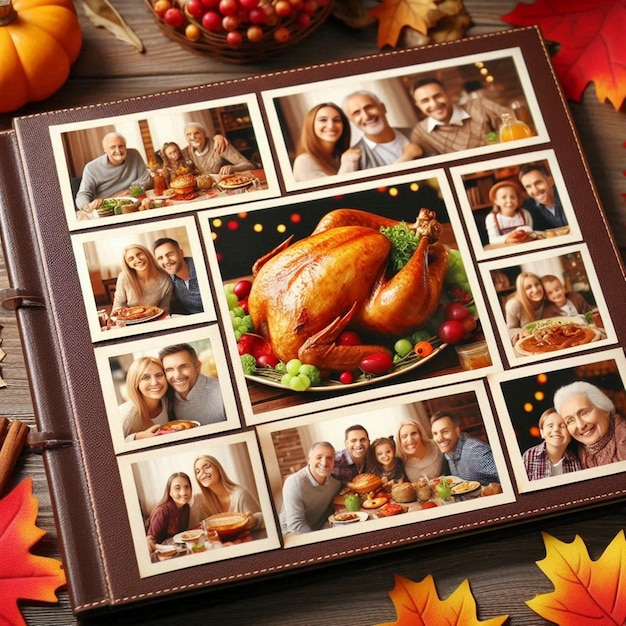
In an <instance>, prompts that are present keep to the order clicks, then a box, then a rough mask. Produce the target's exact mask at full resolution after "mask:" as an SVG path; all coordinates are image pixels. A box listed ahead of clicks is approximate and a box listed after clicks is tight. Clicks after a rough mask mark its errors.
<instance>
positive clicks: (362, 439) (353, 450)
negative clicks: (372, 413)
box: [333, 424, 372, 487]
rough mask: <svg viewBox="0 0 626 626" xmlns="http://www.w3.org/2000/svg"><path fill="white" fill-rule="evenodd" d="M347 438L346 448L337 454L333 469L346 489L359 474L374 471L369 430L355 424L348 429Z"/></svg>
mask: <svg viewBox="0 0 626 626" xmlns="http://www.w3.org/2000/svg"><path fill="white" fill-rule="evenodd" d="M345 438H346V441H345V445H346V447H345V448H344V449H343V450H338V451H337V452H336V453H335V468H334V469H333V476H334V477H335V478H337V479H339V480H340V481H341V484H342V485H343V486H344V487H345V486H346V485H347V484H348V483H349V482H351V481H352V479H353V478H354V477H355V476H356V475H357V474H366V473H370V472H371V471H372V460H371V451H370V438H369V435H368V434H367V430H365V428H364V427H363V426H361V425H360V424H355V425H354V426H350V427H348V428H347V429H346V431H345Z"/></svg>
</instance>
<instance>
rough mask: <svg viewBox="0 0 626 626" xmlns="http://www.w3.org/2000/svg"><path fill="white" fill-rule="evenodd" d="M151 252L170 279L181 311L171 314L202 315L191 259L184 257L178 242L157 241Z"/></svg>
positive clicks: (168, 240) (173, 240)
mask: <svg viewBox="0 0 626 626" xmlns="http://www.w3.org/2000/svg"><path fill="white" fill-rule="evenodd" d="M152 251H153V254H154V258H155V259H156V262H157V264H158V265H159V266H160V267H162V268H163V269H164V270H165V271H166V272H167V273H168V274H169V276H170V278H171V279H172V284H173V285H174V294H175V296H176V300H177V301H178V302H179V303H180V305H181V307H182V309H183V310H182V311H173V312H175V313H179V312H180V313H183V314H191V313H202V312H203V311H204V306H203V304H202V296H201V295H200V287H199V285H198V276H197V274H196V267H195V265H194V262H193V259H192V258H191V257H190V256H185V252H184V250H183V249H182V248H181V247H180V244H179V243H178V241H176V240H175V239H171V238H170V237H162V238H161V239H157V240H156V241H155V242H154V244H153V246H152Z"/></svg>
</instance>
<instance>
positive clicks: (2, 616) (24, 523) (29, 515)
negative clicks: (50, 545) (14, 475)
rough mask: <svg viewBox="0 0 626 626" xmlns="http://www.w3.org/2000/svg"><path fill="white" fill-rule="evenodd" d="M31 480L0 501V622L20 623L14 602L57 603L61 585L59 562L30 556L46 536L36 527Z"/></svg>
mask: <svg viewBox="0 0 626 626" xmlns="http://www.w3.org/2000/svg"><path fill="white" fill-rule="evenodd" d="M32 487H33V482H32V479H30V478H27V479H25V480H23V481H22V482H21V483H20V484H19V485H18V486H17V487H15V489H13V491H11V492H10V493H9V494H8V495H6V496H5V497H4V498H3V499H2V500H0V553H2V559H0V599H1V601H0V623H2V624H13V625H15V626H17V625H18V624H24V620H23V618H22V614H21V613H20V610H19V609H18V607H17V600H19V599H21V600H38V601H42V602H57V601H58V598H57V597H56V595H55V591H56V590H57V589H58V588H59V587H60V586H61V585H64V584H65V574H64V572H63V570H62V569H61V567H62V565H61V562H60V561H57V560H56V559H49V558H47V557H43V556H35V555H34V554H31V553H30V548H31V547H32V546H33V545H34V544H36V543H37V542H38V541H39V540H40V539H41V538H42V537H43V536H44V535H45V534H46V533H45V531H44V530H42V529H41V528H38V527H37V525H36V521H37V512H38V511H39V503H38V501H37V498H35V497H34V496H33V493H32Z"/></svg>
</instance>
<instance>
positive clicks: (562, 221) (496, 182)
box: [451, 150, 581, 259]
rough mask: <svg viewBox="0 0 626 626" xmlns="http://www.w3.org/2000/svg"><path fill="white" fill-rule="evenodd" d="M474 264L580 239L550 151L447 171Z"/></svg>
mask: <svg viewBox="0 0 626 626" xmlns="http://www.w3.org/2000/svg"><path fill="white" fill-rule="evenodd" d="M451 173H452V176H453V179H454V181H455V187H456V192H457V194H458V196H459V200H460V205H461V209H462V213H463V217H464V218H465V222H466V224H467V226H468V231H469V235H470V241H471V242H472V245H473V248H474V250H475V252H476V256H477V258H478V259H488V258H494V257H499V256H504V255H507V254H510V253H511V252H525V251H528V250H536V249H539V248H547V247H551V246H554V245H555V244H565V243H571V242H573V241H579V240H580V239H581V234H580V229H579V228H578V223H577V221H576V218H575V215H574V210H573V207H572V203H571V201H570V199H569V195H568V193H567V189H566V187H565V183H564V181H563V177H562V175H561V173H560V170H559V168H558V163H557V161H556V156H555V154H554V152H552V151H550V150H549V151H543V152H535V153H527V154H521V155H520V154H518V155H516V156H514V157H507V158H502V159H497V160H490V161H481V162H480V163H474V164H472V165H464V166H462V167H453V168H451Z"/></svg>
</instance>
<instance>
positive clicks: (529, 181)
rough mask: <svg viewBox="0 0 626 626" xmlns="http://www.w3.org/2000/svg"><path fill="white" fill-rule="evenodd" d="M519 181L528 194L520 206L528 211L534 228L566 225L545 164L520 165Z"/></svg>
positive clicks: (546, 228) (559, 201) (563, 212)
mask: <svg viewBox="0 0 626 626" xmlns="http://www.w3.org/2000/svg"><path fill="white" fill-rule="evenodd" d="M519 181H520V183H522V186H523V187H524V189H525V190H526V193H527V194H528V195H529V197H528V198H526V200H525V201H524V204H523V205H522V206H523V207H524V208H525V209H528V210H529V211H530V214H531V215H532V218H533V228H534V229H535V230H548V229H549V228H559V227H561V226H567V219H566V217H565V211H564V210H563V205H562V204H561V199H560V198H559V194H558V191H557V190H556V187H555V186H554V180H553V179H552V176H550V174H549V173H548V170H547V169H546V168H545V166H543V165H542V164H540V163H538V164H533V163H528V164H526V165H522V166H521V167H520V170H519Z"/></svg>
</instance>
